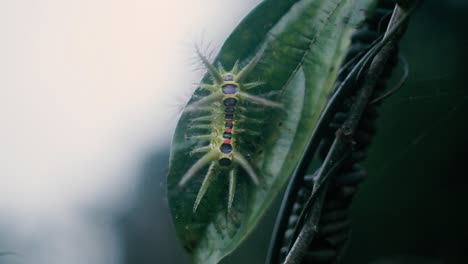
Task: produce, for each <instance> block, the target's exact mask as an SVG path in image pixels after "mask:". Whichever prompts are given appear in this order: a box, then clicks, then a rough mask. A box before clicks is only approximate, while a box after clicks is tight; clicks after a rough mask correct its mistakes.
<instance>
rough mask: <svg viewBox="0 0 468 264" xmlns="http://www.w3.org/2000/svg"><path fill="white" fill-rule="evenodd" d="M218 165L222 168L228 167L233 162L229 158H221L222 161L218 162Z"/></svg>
mask: <svg viewBox="0 0 468 264" xmlns="http://www.w3.org/2000/svg"><path fill="white" fill-rule="evenodd" d="M218 163H219V165H221V166H225V167H227V166H229V165H231V160H230V159H228V158H221V159H219V160H218Z"/></svg>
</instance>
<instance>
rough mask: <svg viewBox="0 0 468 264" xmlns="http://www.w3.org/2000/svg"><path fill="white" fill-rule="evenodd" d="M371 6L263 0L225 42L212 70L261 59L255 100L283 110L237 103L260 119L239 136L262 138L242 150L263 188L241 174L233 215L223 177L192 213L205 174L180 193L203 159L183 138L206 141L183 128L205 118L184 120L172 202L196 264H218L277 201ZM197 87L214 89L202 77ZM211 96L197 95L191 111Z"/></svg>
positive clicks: (172, 174)
mask: <svg viewBox="0 0 468 264" xmlns="http://www.w3.org/2000/svg"><path fill="white" fill-rule="evenodd" d="M371 2H373V1H372V0H361V1H351V0H333V1H330V0H328V1H327V0H307V1H306V0H303V1H280V0H270V1H264V2H262V3H261V4H260V5H259V6H258V7H257V8H255V9H254V10H253V11H252V12H251V13H250V14H249V15H248V16H247V17H246V18H245V19H244V20H243V21H242V22H241V23H240V25H239V26H238V27H237V28H236V29H235V30H234V32H233V33H232V34H231V36H230V37H229V38H228V40H227V41H226V43H225V44H224V46H223V48H222V49H221V51H220V53H219V55H218V56H217V59H216V60H215V64H216V65H217V63H218V62H219V63H221V64H222V65H223V66H224V68H225V69H226V70H230V69H231V68H232V66H233V64H234V62H235V61H236V60H239V61H241V62H243V64H246V63H248V62H249V61H250V59H251V58H252V57H255V58H259V63H258V64H257V66H256V67H255V68H254V69H253V70H252V72H251V73H250V74H249V75H248V77H247V82H249V81H250V82H254V81H262V82H264V83H265V84H264V85H262V86H261V87H259V88H256V89H254V92H252V94H253V95H255V96H259V97H262V98H265V99H268V100H272V101H275V102H277V103H280V104H282V105H283V107H282V108H281V109H277V108H265V109H258V107H255V105H252V104H249V103H248V102H243V101H240V102H239V103H240V105H241V106H243V107H244V108H245V109H246V111H245V113H244V114H246V115H248V116H249V118H250V119H249V120H252V119H254V120H258V121H261V122H260V124H257V123H255V122H249V121H245V122H244V123H242V125H241V126H242V128H245V129H249V130H253V131H255V132H259V134H260V136H259V137H255V136H246V135H245V136H243V138H242V139H240V140H239V143H238V145H239V146H240V149H242V150H243V152H244V151H245V153H248V155H246V154H244V153H242V154H244V155H246V156H247V159H248V161H249V163H250V164H252V165H253V167H254V168H255V170H256V171H257V172H258V174H259V176H260V178H261V180H262V182H263V185H264V186H263V187H259V186H256V185H254V184H252V181H251V180H250V178H249V176H248V174H247V173H245V172H244V171H243V170H241V169H240V170H238V173H237V174H238V177H237V179H238V180H237V184H236V186H237V187H236V189H237V191H236V196H235V200H234V203H233V210H232V211H231V212H230V213H229V215H228V212H227V204H228V188H229V187H228V180H227V178H228V175H227V173H223V172H221V173H219V174H217V175H216V178H215V180H214V182H213V183H212V184H211V186H210V187H209V189H208V191H207V193H206V195H205V196H204V198H203V199H202V200H201V203H200V206H199V207H198V209H197V211H196V212H195V213H194V212H193V205H194V202H195V199H196V197H197V194H198V192H199V189H200V186H201V183H202V181H203V178H204V176H205V174H206V171H207V168H205V169H203V170H201V171H200V172H199V173H197V174H196V176H195V177H194V178H193V179H192V180H191V181H190V182H189V183H188V184H187V185H185V186H184V187H180V186H179V182H180V180H181V178H182V177H183V175H184V174H185V173H186V172H187V170H189V168H191V167H192V166H193V164H194V163H195V162H196V161H197V160H199V159H200V157H201V156H202V155H191V154H190V152H191V151H192V150H193V149H194V148H196V147H200V146H204V145H207V142H205V143H204V144H203V142H201V141H196V140H190V139H187V137H191V136H197V135H201V134H206V133H207V132H200V131H197V130H194V129H190V128H189V127H190V125H191V124H192V123H193V122H192V120H193V119H194V118H197V117H200V116H206V115H207V112H206V111H191V112H184V113H183V114H182V116H181V118H180V120H179V123H178V125H177V128H176V131H175V134H174V138H173V142H172V150H171V157H170V168H169V175H168V195H169V203H170V207H171V211H172V214H173V219H174V223H175V226H176V230H177V233H178V236H179V238H180V239H181V241H182V243H183V245H184V247H185V248H186V249H187V250H188V251H189V252H190V254H191V255H192V259H193V261H194V262H195V263H217V262H219V261H220V260H221V259H223V258H224V257H225V256H227V255H228V254H230V253H231V252H232V251H234V250H235V249H236V248H237V247H238V246H239V245H240V244H241V243H242V241H243V240H244V239H245V238H246V237H247V235H248V234H249V233H251V232H252V230H253V229H254V228H255V227H256V225H257V224H258V222H259V220H260V217H261V216H262V215H263V214H264V213H265V212H266V210H267V209H268V208H269V206H270V205H271V203H272V201H273V199H274V198H275V197H276V196H277V195H278V194H279V193H281V191H282V189H283V187H284V185H285V183H286V182H287V180H288V178H289V176H290V175H291V173H292V171H293V170H294V168H295V166H296V164H297V162H298V160H299V159H300V158H301V155H302V153H303V152H304V149H305V147H306V146H307V142H308V141H309V139H310V136H311V131H312V130H313V128H314V126H315V124H316V122H317V120H318V118H319V116H320V113H321V111H322V109H323V108H324V106H325V102H326V99H327V95H328V93H329V92H330V89H331V88H332V86H333V84H334V81H335V78H336V76H337V70H338V68H339V65H340V63H341V61H342V59H343V56H344V52H345V50H346V48H347V46H348V45H349V37H350V35H351V33H352V30H353V28H355V26H356V24H357V23H359V22H361V21H362V20H363V19H364V16H365V13H366V12H367V11H368V10H369V9H370V5H371ZM203 82H204V83H209V84H211V81H210V79H209V77H208V76H205V78H204V79H203ZM249 92H250V91H249ZM208 94H209V93H207V92H206V91H205V90H202V89H197V90H196V91H195V93H194V95H193V96H192V98H191V99H190V101H189V103H188V105H190V104H192V103H194V102H196V101H198V100H200V98H204V97H205V96H207V95H208ZM212 107H213V108H221V110H220V111H219V112H220V113H223V111H224V110H223V108H222V104H220V103H214V104H212ZM258 110H261V111H258ZM213 122H214V121H213ZM234 136H235V135H234Z"/></svg>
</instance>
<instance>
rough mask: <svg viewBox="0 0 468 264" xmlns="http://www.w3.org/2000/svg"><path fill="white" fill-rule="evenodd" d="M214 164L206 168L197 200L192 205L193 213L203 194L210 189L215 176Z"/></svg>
mask: <svg viewBox="0 0 468 264" xmlns="http://www.w3.org/2000/svg"><path fill="white" fill-rule="evenodd" d="M215 164H216V163H215V162H211V164H210V167H209V168H208V171H207V172H206V175H205V178H204V179H203V183H202V185H201V187H200V190H199V191H198V194H197V198H196V199H195V204H194V205H193V212H194V213H195V212H196V211H197V208H198V205H199V204H200V202H201V199H202V198H203V196H205V193H206V191H207V190H208V187H210V184H211V183H212V182H213V179H214V176H216V175H215V170H216V168H215Z"/></svg>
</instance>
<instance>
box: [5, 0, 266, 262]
mask: <svg viewBox="0 0 468 264" xmlns="http://www.w3.org/2000/svg"><path fill="white" fill-rule="evenodd" d="M258 2H259V0H245V1H242V3H238V1H216V0H199V1H189V0H171V1H154V0H153V1H150V0H136V1H130V0H126V1H122V0H93V1H91V0H74V1H73V0H41V1H39V0H15V1H8V0H2V1H0V124H1V127H0V177H1V184H0V251H4V250H6V251H15V252H18V253H20V254H21V257H19V258H15V257H6V258H3V259H0V263H3V262H2V261H4V262H5V263H34V264H55V263H60V264H75V263H77V264H78V263H80V264H82V263H88V264H106V263H109V264H111V263H112V264H114V263H121V260H120V257H121V255H122V254H121V253H122V252H121V248H120V244H119V243H120V242H119V240H118V239H117V236H116V235H115V232H114V231H115V230H114V228H113V226H112V225H111V224H110V222H111V220H110V219H111V216H112V215H113V214H116V213H118V212H119V211H124V210H126V209H127V208H128V207H129V206H131V204H132V203H133V202H134V199H133V198H134V196H135V186H136V184H137V180H138V179H137V178H136V177H135V175H136V174H137V173H138V169H139V166H140V165H141V164H140V163H141V159H142V158H143V157H144V156H145V154H147V152H149V151H150V150H151V151H154V149H155V148H157V147H159V146H167V145H168V142H169V140H170V136H171V132H172V129H173V128H174V127H175V125H176V122H177V117H178V115H179V112H180V108H181V107H182V106H183V105H184V103H185V101H186V100H187V99H188V97H189V96H190V93H191V91H193V89H194V88H195V87H194V85H193V83H195V82H197V81H198V80H199V79H200V76H201V74H202V72H200V71H195V69H196V65H194V64H193V58H194V45H195V44H196V43H198V44H200V43H211V47H212V48H214V49H215V50H216V49H218V48H220V46H221V45H222V43H223V41H224V39H225V38H226V37H227V36H228V34H229V33H230V32H231V30H232V29H233V28H234V27H235V26H236V24H237V23H238V22H239V21H240V19H241V18H242V17H243V16H244V15H245V14H247V13H248V11H249V10H250V9H252V8H253V7H254V6H255V5H256V4H258ZM205 45H206V44H205ZM215 53H216V52H215ZM215 53H214V54H215ZM90 212H94V213H95V214H102V217H100V218H99V219H102V221H100V222H98V223H96V222H95V221H91V220H89V219H90V218H89V214H90ZM106 219H109V220H108V221H107V220H106Z"/></svg>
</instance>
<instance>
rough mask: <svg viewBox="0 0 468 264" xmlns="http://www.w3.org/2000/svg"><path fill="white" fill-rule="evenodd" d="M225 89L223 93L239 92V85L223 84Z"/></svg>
mask: <svg viewBox="0 0 468 264" xmlns="http://www.w3.org/2000/svg"><path fill="white" fill-rule="evenodd" d="M222 89H223V93H224V94H235V93H237V86H235V85H234V84H230V83H229V84H225V85H223V87H222Z"/></svg>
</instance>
